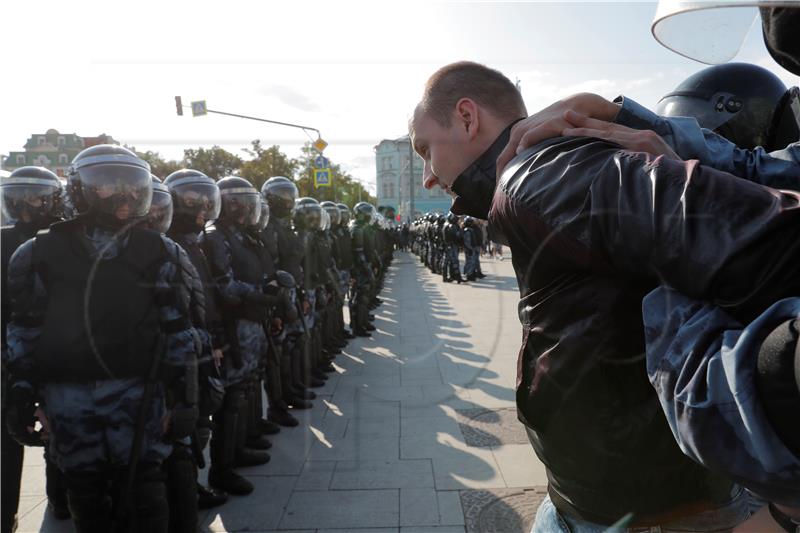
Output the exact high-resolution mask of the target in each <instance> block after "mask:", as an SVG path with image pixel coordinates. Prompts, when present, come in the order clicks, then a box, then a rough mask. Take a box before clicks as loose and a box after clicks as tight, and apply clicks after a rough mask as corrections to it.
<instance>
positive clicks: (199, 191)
mask: <svg viewBox="0 0 800 533" xmlns="http://www.w3.org/2000/svg"><path fill="white" fill-rule="evenodd" d="M188 179H189V180H191V178H188ZM180 181H181V180H178V181H176V182H175V184H171V186H172V187H173V194H174V196H175V214H176V215H180V216H185V217H188V218H193V219H194V220H195V223H196V225H197V227H199V228H202V227H203V226H204V225H205V224H206V222H210V221H212V220H216V219H217V218H219V213H220V209H221V206H222V201H221V199H220V194H219V187H217V185H216V184H215V183H205V182H191V181H188V180H187V182H185V183H180Z"/></svg>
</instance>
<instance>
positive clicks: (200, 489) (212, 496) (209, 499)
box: [197, 483, 228, 509]
mask: <svg viewBox="0 0 800 533" xmlns="http://www.w3.org/2000/svg"><path fill="white" fill-rule="evenodd" d="M227 501H228V493H227V492H225V491H223V490H217V489H212V488H210V487H206V486H204V485H201V484H200V483H198V484H197V508H198V509H211V508H212V507H219V506H220V505H222V504H223V503H225V502H227Z"/></svg>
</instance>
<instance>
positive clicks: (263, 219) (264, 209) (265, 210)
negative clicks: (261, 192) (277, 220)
mask: <svg viewBox="0 0 800 533" xmlns="http://www.w3.org/2000/svg"><path fill="white" fill-rule="evenodd" d="M267 224H269V205H267V201H266V200H264V199H263V198H262V199H261V213H260V215H259V217H258V223H257V224H256V225H255V226H254V227H253V228H254V229H255V230H256V231H263V230H264V228H266V227H267Z"/></svg>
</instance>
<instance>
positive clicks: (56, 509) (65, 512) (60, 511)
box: [47, 500, 72, 520]
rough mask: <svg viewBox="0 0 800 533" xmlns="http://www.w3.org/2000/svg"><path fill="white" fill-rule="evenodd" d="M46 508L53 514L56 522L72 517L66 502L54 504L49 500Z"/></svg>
mask: <svg viewBox="0 0 800 533" xmlns="http://www.w3.org/2000/svg"><path fill="white" fill-rule="evenodd" d="M47 508H48V509H49V510H50V512H51V513H53V516H54V517H55V518H56V520H67V519H68V518H71V517H72V515H71V514H70V512H69V507H67V503H66V502H63V503H62V502H54V501H52V500H51V501H48V502H47Z"/></svg>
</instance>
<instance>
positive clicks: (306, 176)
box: [295, 143, 376, 207]
mask: <svg viewBox="0 0 800 533" xmlns="http://www.w3.org/2000/svg"><path fill="white" fill-rule="evenodd" d="M318 155H319V152H317V151H316V150H315V149H314V147H312V146H311V143H306V144H305V145H304V146H303V147H302V148H301V156H300V158H299V159H298V160H297V174H296V180H295V182H296V183H297V188H298V189H299V191H300V196H311V197H312V198H316V199H317V200H319V201H320V202H323V201H325V200H332V201H335V202H343V203H345V204H347V205H348V206H350V207H353V206H354V205H355V204H356V203H358V201H359V197H360V198H361V200H363V201H365V202H370V203H372V204H375V202H376V199H375V197H373V196H370V194H369V191H367V189H365V188H364V187H363V186H362V185H361V184H360V183H359V182H358V181H356V180H355V179H353V177H352V176H351V175H350V174H348V173H347V172H345V171H343V170H342V168H341V167H340V166H339V165H337V164H335V163H331V164H330V169H331V174H330V175H331V180H332V186H331V187H318V188H315V187H314V159H315V158H316V157H317V156H318Z"/></svg>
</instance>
